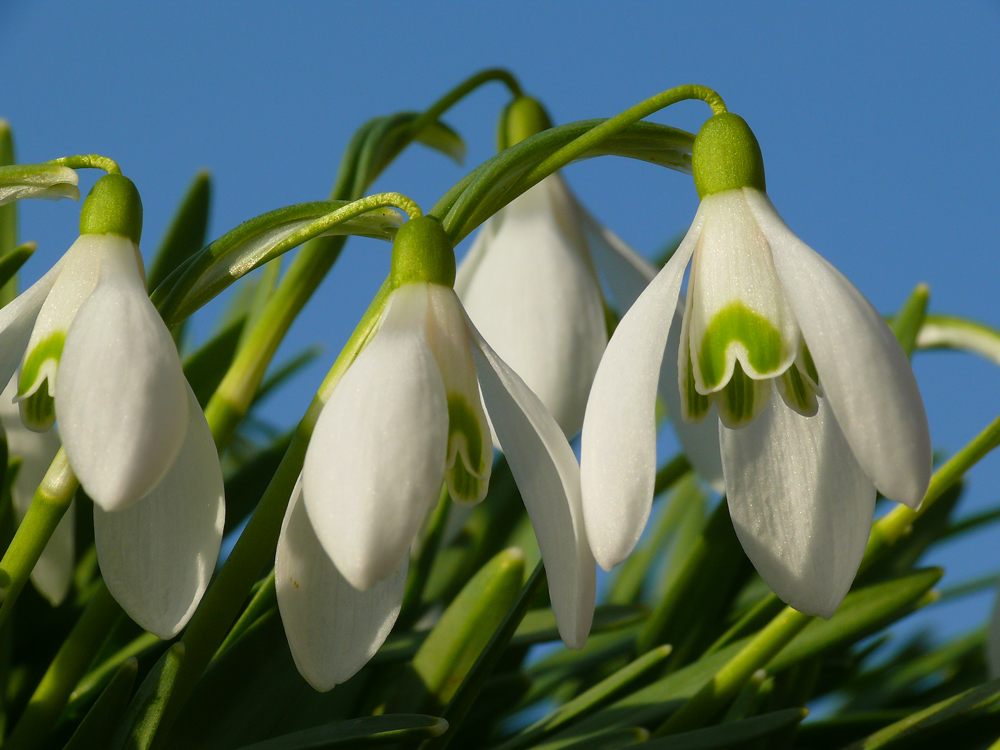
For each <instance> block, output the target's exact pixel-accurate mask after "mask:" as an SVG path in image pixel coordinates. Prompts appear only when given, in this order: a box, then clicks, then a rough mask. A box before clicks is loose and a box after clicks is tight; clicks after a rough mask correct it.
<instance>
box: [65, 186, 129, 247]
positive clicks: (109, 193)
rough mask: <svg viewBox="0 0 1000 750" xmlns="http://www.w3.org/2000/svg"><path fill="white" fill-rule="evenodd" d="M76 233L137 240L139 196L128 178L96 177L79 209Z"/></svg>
mask: <svg viewBox="0 0 1000 750" xmlns="http://www.w3.org/2000/svg"><path fill="white" fill-rule="evenodd" d="M80 234H117V235H120V236H122V237H128V238H129V239H130V240H132V242H134V243H135V244H136V245H138V244H139V237H141V236H142V199H140V198H139V191H138V190H136V189H135V184H134V183H133V182H132V180H130V179H129V178H128V177H125V176H124V175H120V174H109V175H105V176H104V177H102V178H101V179H99V180H98V181H97V183H96V184H95V185H94V188H93V190H91V191H90V195H88V196H87V200H85V201H84V202H83V208H81V209H80Z"/></svg>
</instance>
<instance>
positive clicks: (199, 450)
mask: <svg viewBox="0 0 1000 750" xmlns="http://www.w3.org/2000/svg"><path fill="white" fill-rule="evenodd" d="M185 413H186V417H187V419H186V422H187V423H188V424H187V431H186V432H187V437H186V438H185V440H184V445H183V447H182V448H181V452H180V455H178V456H177V460H176V461H175V462H174V465H173V467H172V468H171V469H170V471H169V472H167V475H166V476H165V477H164V478H163V481H161V482H160V483H159V484H158V485H157V486H156V488H155V489H154V490H153V491H152V492H150V493H149V494H148V495H147V496H146V497H144V498H143V499H142V500H140V501H139V502H137V503H133V504H132V505H130V506H129V507H127V508H124V509H123V510H116V511H111V512H108V511H105V510H103V509H102V508H101V507H100V506H98V505H95V506H94V544H95V546H96V547H97V559H98V562H99V563H100V565H101V574H102V575H103V576H104V582H105V583H106V584H107V586H108V591H110V592H111V595H112V596H113V597H114V598H115V599H116V600H117V602H118V603H119V604H120V605H122V609H124V610H125V611H126V612H127V613H128V615H129V617H131V618H132V619H133V620H135V621H136V622H137V623H139V625H141V626H142V627H144V628H145V629H146V630H148V631H149V632H151V633H155V634H156V635H158V636H159V637H160V638H163V639H168V638H172V637H173V636H174V635H176V634H177V633H178V632H180V630H181V628H183V627H184V625H186V624H187V621H188V620H189V619H190V618H191V615H193V614H194V611H195V609H196V608H197V606H198V602H200V601H201V597H202V594H204V593H205V589H206V588H208V582H209V580H210V579H211V577H212V573H213V571H214V570H215V564H216V562H217V561H218V559H219V547H220V545H221V544H222V528H223V525H224V523H225V520H226V504H225V499H224V496H223V484H222V469H221V468H220V466H219V454H218V452H217V451H216V449H215V441H214V440H213V439H212V432H211V430H209V428H208V422H207V421H206V420H205V415H204V413H202V411H201V407H200V406H198V401H197V399H196V398H195V395H194V393H193V392H192V391H191V388H190V386H188V387H187V409H186V410H185Z"/></svg>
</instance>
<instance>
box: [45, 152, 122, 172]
mask: <svg viewBox="0 0 1000 750" xmlns="http://www.w3.org/2000/svg"><path fill="white" fill-rule="evenodd" d="M46 164H58V165H59V166H61V167H69V168H70V169H103V170H104V171H105V172H107V173H108V174H121V173H122V170H121V167H119V166H118V164H117V163H116V162H115V161H114V159H110V158H108V157H107V156H101V155H100V154H80V155H78V156H63V157H61V158H59V159H52V160H51V161H48V162H46Z"/></svg>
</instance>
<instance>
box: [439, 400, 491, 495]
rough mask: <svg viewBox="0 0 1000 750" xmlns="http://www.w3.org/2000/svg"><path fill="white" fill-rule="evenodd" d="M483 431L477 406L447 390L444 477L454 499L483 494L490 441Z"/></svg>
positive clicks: (488, 464) (486, 478)
mask: <svg viewBox="0 0 1000 750" xmlns="http://www.w3.org/2000/svg"><path fill="white" fill-rule="evenodd" d="M483 432H484V431H483V429H482V426H481V425H480V423H479V418H478V417H477V414H476V410H475V409H473V407H472V405H470V404H469V402H468V400H467V399H466V398H465V396H464V395H463V394H461V393H454V392H453V393H449V394H448V457H447V463H446V464H445V467H446V468H445V479H446V481H447V482H448V492H449V493H450V494H451V497H452V500H454V501H455V502H458V503H465V504H468V503H476V502H479V500H481V499H482V498H483V496H484V495H485V494H486V485H487V484H488V483H489V472H488V469H489V466H490V463H491V462H492V460H493V445H492V443H489V442H487V443H485V444H484V442H483ZM486 434H489V433H486Z"/></svg>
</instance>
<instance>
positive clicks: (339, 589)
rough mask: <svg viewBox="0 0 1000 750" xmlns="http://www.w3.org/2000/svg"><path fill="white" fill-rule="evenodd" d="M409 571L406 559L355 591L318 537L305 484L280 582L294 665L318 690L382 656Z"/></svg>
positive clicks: (277, 565) (290, 519) (288, 532)
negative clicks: (364, 588)
mask: <svg viewBox="0 0 1000 750" xmlns="http://www.w3.org/2000/svg"><path fill="white" fill-rule="evenodd" d="M408 565H409V556H408V555H403V557H402V558H401V559H400V561H399V567H398V569H397V570H395V571H394V572H392V573H391V574H390V575H389V577H388V578H386V579H384V580H382V581H379V582H378V583H377V584H375V585H374V586H373V587H372V588H370V589H368V590H367V591H358V590H357V589H356V588H354V587H353V586H352V585H351V584H350V583H348V582H347V580H346V579H345V578H344V577H343V576H342V575H340V572H339V571H338V570H337V567H336V566H335V565H334V564H333V562H332V561H331V560H330V557H329V555H327V554H326V552H325V551H324V549H323V546H322V545H321V544H320V542H319V539H317V538H316V533H315V532H314V531H313V527H312V524H311V523H310V522H309V516H308V514H307V513H306V509H305V505H304V504H303V502H302V479H301V477H300V479H299V481H298V482H297V483H296V484H295V489H294V490H293V491H292V498H291V500H290V501H289V503H288V510H287V511H286V512H285V520H284V522H283V523H282V524H281V535H280V536H279V537H278V551H277V555H276V557H275V561H274V581H275V587H276V589H277V592H278V609H279V610H280V611H281V621H282V623H283V624H284V626H285V636H286V637H287V638H288V646H289V648H290V649H291V651H292V658H293V659H294V660H295V666H296V667H298V670H299V674H301V675H302V676H303V677H304V678H305V679H306V681H307V682H308V683H309V684H310V685H312V686H313V687H314V688H315V689H316V690H319V691H326V690H330V689H331V688H332V687H333V686H334V685H339V684H340V683H342V682H346V681H347V680H348V679H349V678H351V677H352V676H353V675H354V674H355V673H356V672H357V671H358V670H359V669H361V667H363V666H364V665H365V664H367V663H368V660H369V659H371V658H372V656H374V655H375V652H376V651H378V649H379V646H381V645H382V642H383V641H385V639H386V636H388V635H389V631H390V630H392V626H393V624H394V623H395V622H396V617H397V615H399V607H400V604H401V603H402V601H403V592H404V590H405V588H406V572H407V567H408Z"/></svg>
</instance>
